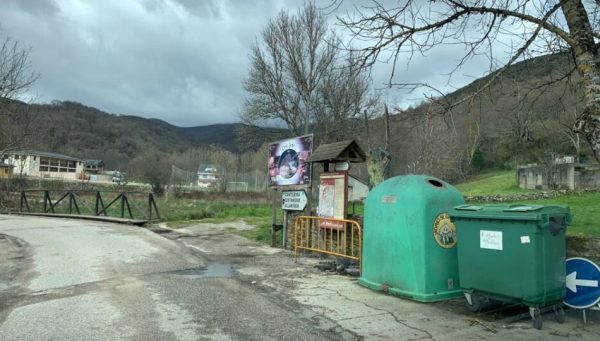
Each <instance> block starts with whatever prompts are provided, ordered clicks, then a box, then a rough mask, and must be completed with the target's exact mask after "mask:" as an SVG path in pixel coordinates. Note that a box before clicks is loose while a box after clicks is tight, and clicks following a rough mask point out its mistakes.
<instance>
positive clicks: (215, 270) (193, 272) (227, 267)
mask: <svg viewBox="0 0 600 341" xmlns="http://www.w3.org/2000/svg"><path fill="white" fill-rule="evenodd" d="M173 273H174V274H176V275H178V276H180V277H183V278H190V279H195V278H216V277H233V269H231V264H226V263H209V264H208V265H207V266H206V267H201V268H196V269H185V270H179V271H175V272H173Z"/></svg>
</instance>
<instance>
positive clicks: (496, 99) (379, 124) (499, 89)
mask: <svg viewBox="0 0 600 341" xmlns="http://www.w3.org/2000/svg"><path fill="white" fill-rule="evenodd" d="M572 67H573V65H572V63H571V62H570V59H569V56H568V55H567V54H555V55H548V56H542V57H537V58H533V59H530V60H526V61H524V62H521V63H517V64H515V65H514V66H512V67H510V68H509V69H507V70H506V72H504V73H503V74H502V75H501V77H496V76H494V74H492V75H490V76H487V77H484V78H481V79H478V80H475V81H474V82H472V83H471V84H469V85H467V86H466V87H463V88H462V89H459V90H457V91H455V92H454V93H451V94H449V95H448V97H449V98H450V99H451V100H453V101H455V100H457V99H460V98H464V97H465V96H467V95H468V94H470V93H473V92H478V89H480V88H481V87H482V86H483V85H487V84H488V83H491V86H489V87H487V90H485V91H481V92H480V93H479V96H476V97H474V98H473V99H472V100H470V101H466V102H464V103H463V104H462V105H460V106H458V107H455V108H454V109H453V113H452V115H451V116H446V117H434V119H432V120H425V119H424V118H425V117H427V115H425V112H426V111H427V108H428V105H427V104H426V103H425V104H423V105H421V106H418V107H417V108H412V109H409V110H402V111H395V114H394V115H392V116H391V117H390V120H389V121H390V140H389V151H390V154H391V155H392V164H391V169H390V174H391V175H395V174H403V173H407V172H416V173H427V174H432V175H437V176H439V177H442V178H445V179H455V178H457V177H461V176H464V175H465V174H466V173H469V172H471V171H472V170H473V169H472V166H473V163H472V162H471V161H472V159H473V156H474V155H477V162H478V163H477V164H476V165H475V167H476V168H478V169H480V168H485V167H489V168H500V167H508V166H513V167H514V165H516V164H520V163H528V162H539V161H540V160H542V159H549V158H550V157H551V156H552V155H556V154H576V153H585V151H586V146H585V144H584V142H581V143H578V144H575V143H574V142H577V141H579V140H576V137H575V136H573V134H572V133H571V132H570V127H571V126H572V122H573V120H574V117H575V115H576V114H577V112H578V107H579V104H580V102H581V91H580V89H577V88H576V87H572V86H570V84H573V83H577V76H574V77H564V74H566V73H567V72H568V71H569V70H571V69H572ZM556 80H557V81H556ZM544 83H552V85H551V86H540V84H544ZM18 105H20V106H22V107H24V108H26V109H27V110H26V112H28V113H29V114H30V115H31V117H32V118H33V119H34V121H35V122H36V125H37V126H40V127H41V128H40V129H39V131H36V134H35V136H34V137H35V138H34V139H32V140H31V141H30V145H29V146H27V147H28V148H35V149H39V150H43V151H52V152H57V153H64V154H68V155H73V156H77V157H81V158H86V159H102V160H104V161H105V162H106V163H107V165H108V167H110V168H127V166H128V165H129V164H130V162H131V160H132V159H134V158H136V157H139V156H140V155H141V154H144V153H154V152H155V154H156V155H159V156H154V159H155V160H157V159H158V160H160V159H165V158H166V156H167V155H172V154H176V153H179V154H182V153H183V152H185V151H188V150H189V149H192V148H197V147H205V146H209V145H217V146H220V147H222V148H223V149H226V150H229V151H232V152H240V151H249V150H257V149H258V147H260V145H262V144H263V143H264V142H269V141H275V140H277V139H279V138H281V137H282V135H286V134H285V131H283V130H281V129H262V128H260V129H254V128H252V129H245V128H248V127H247V126H244V125H243V124H241V123H234V124H216V125H210V126H200V127H188V128H182V127H177V126H174V125H172V124H169V123H167V122H164V121H161V120H157V119H145V118H140V117H135V116H125V115H114V114H108V113H105V112H103V111H101V110H98V109H95V108H92V107H88V106H85V105H84V104H80V103H75V102H69V101H65V102H60V101H55V102H53V103H52V104H24V103H20V102H19V104H18ZM358 126H360V127H363V126H364V125H363V124H359V125H358ZM370 126H371V134H370V135H371V137H370V141H368V142H369V143H367V139H366V134H365V132H364V131H363V130H358V131H352V132H348V138H355V139H358V140H359V142H360V143H361V145H362V147H363V148H364V149H365V150H367V151H368V150H369V149H371V150H376V149H377V148H378V147H380V146H384V145H386V142H385V141H383V137H384V136H385V135H386V134H385V133H384V131H383V120H382V119H381V117H380V118H378V119H375V120H373V121H371V123H370ZM240 131H244V132H245V134H246V135H245V137H246V138H244V137H242V138H241V139H240V138H239V136H238V133H239V132H240ZM248 137H250V139H249V138H248ZM248 140H251V141H252V143H249V142H247V141H248ZM241 141H245V142H241ZM191 168H193V167H192V166H190V169H191Z"/></svg>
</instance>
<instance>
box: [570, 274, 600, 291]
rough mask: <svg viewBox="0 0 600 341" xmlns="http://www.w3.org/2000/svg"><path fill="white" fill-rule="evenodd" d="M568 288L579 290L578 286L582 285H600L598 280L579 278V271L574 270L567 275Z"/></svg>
mask: <svg viewBox="0 0 600 341" xmlns="http://www.w3.org/2000/svg"><path fill="white" fill-rule="evenodd" d="M566 285H567V289H569V290H571V291H572V292H577V286H580V287H596V288H597V287H598V281H593V280H588V279H577V271H573V272H571V273H570V274H568V275H567V282H566Z"/></svg>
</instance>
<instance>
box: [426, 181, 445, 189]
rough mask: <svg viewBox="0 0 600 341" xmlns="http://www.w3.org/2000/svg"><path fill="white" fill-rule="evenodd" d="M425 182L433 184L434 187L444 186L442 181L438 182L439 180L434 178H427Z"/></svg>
mask: <svg viewBox="0 0 600 341" xmlns="http://www.w3.org/2000/svg"><path fill="white" fill-rule="evenodd" d="M427 182H429V184H430V185H431V186H435V187H444V184H443V183H441V182H439V181H437V180H434V179H429V180H427Z"/></svg>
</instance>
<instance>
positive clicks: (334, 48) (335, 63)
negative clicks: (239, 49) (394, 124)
mask: <svg viewBox="0 0 600 341" xmlns="http://www.w3.org/2000/svg"><path fill="white" fill-rule="evenodd" d="M340 46H341V42H340V40H339V39H338V38H337V37H336V36H335V35H334V34H333V32H332V31H330V30H329V28H328V25H327V22H326V20H325V17H324V16H323V15H322V14H321V13H320V12H319V9H318V8H317V7H316V6H315V5H314V3H312V2H309V3H306V4H305V5H304V7H302V8H301V9H300V10H299V12H298V14H290V13H289V12H287V11H282V12H280V13H279V15H278V16H277V17H276V18H274V19H272V20H270V21H269V23H268V24H267V27H266V28H265V29H264V31H263V32H262V35H261V42H260V43H259V42H257V43H256V44H255V45H254V47H253V48H252V52H251V67H250V73H249V76H248V78H247V80H246V81H245V83H244V87H245V89H246V91H247V92H248V94H249V98H248V99H247V101H246V105H245V110H244V112H243V113H242V120H243V121H244V122H245V123H249V124H251V125H258V124H262V123H265V122H267V123H268V122H269V121H270V120H275V121H283V122H284V123H285V124H286V125H287V127H288V129H289V130H290V131H291V132H292V133H293V134H296V135H299V134H306V133H309V132H310V131H313V130H317V131H318V132H320V133H321V134H322V137H323V139H324V140H328V139H336V138H339V136H341V135H343V133H344V130H347V129H348V126H347V124H348V123H352V121H353V119H359V118H360V117H361V116H362V115H361V112H362V110H361V109H362V108H363V107H364V106H365V105H366V103H367V101H368V83H367V78H366V75H365V73H364V71H363V70H362V69H361V68H359V67H358V63H357V60H356V59H355V58H353V56H352V54H349V55H343V54H342V53H343V50H342V49H340Z"/></svg>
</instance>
